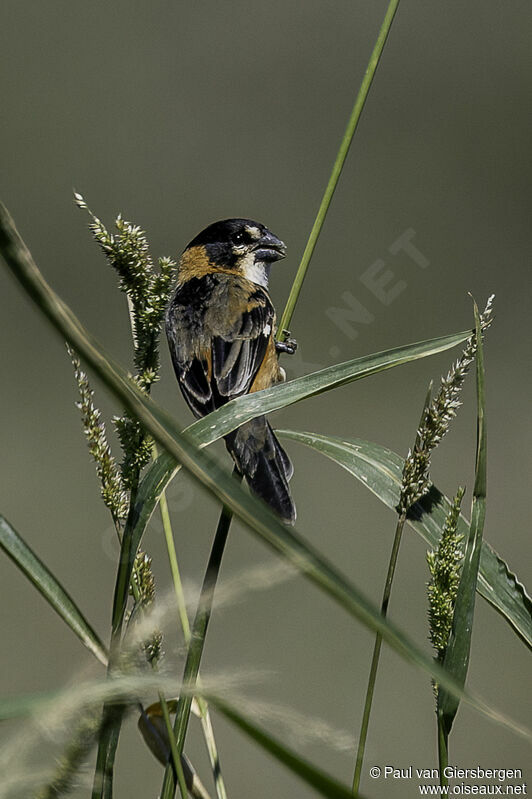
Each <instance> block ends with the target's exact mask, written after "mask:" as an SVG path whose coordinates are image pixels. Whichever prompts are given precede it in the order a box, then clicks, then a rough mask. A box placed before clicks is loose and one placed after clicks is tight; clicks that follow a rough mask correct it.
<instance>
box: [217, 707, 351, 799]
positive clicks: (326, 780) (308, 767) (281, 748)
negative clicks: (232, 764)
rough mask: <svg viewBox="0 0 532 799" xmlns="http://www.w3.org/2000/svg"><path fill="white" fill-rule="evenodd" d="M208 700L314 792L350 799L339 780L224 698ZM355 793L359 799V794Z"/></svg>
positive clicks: (329, 798) (330, 798) (348, 791)
mask: <svg viewBox="0 0 532 799" xmlns="http://www.w3.org/2000/svg"><path fill="white" fill-rule="evenodd" d="M207 698H208V700H209V703H210V704H211V705H213V706H214V707H215V708H216V709H217V710H218V712H219V713H221V714H222V715H223V716H225V718H226V719H228V720H229V721H231V722H232V723H233V724H234V725H235V726H236V727H238V728H239V729H240V730H242V732H243V733H245V734H246V735H247V736H249V737H250V738H252V739H253V740H254V741H255V742H256V743H258V745H259V746H261V747H262V748H263V749H265V750H266V752H268V753H269V754H270V755H272V757H274V758H275V759H276V760H279V761H280V762H281V763H282V764H283V765H285V766H286V767H287V768H288V769H290V771H292V772H293V773H294V774H296V775H297V776H298V777H299V778H300V779H302V780H303V781H304V782H306V783H307V785H310V787H311V788H314V790H315V791H316V793H318V794H320V795H321V796H326V797H328V799H353V794H352V793H351V791H350V790H348V789H347V788H346V787H344V786H343V785H342V784H341V783H339V782H338V781H337V780H335V779H334V778H333V777H330V776H329V775H328V774H326V773H325V772H324V771H322V770H321V769H318V768H317V767H316V766H314V765H312V763H309V762H308V761H307V760H304V759H303V758H302V757H300V756H299V755H298V754H296V752H294V751H293V750H292V749H289V748H288V747H287V746H285V745H284V744H283V743H282V742H281V741H279V740H277V738H274V737H273V735H270V733H268V732H266V731H265V730H263V729H261V728H260V727H258V726H257V725H256V724H255V722H254V721H252V719H251V718H250V717H249V716H245V715H244V714H243V713H241V712H239V711H237V710H236V709H235V708H234V707H232V706H231V705H229V704H227V702H225V701H224V700H222V699H220V698H219V697H216V696H209V697H207ZM357 796H359V797H360V799H362V797H361V795H360V794H357Z"/></svg>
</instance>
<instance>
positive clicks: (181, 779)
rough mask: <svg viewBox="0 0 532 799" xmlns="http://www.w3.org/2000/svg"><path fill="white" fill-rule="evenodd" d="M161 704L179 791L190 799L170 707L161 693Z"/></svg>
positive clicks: (184, 797)
mask: <svg viewBox="0 0 532 799" xmlns="http://www.w3.org/2000/svg"><path fill="white" fill-rule="evenodd" d="M159 704H160V705H161V710H162V712H163V718H164V723H165V725H166V731H167V733H168V741H169V743H170V752H171V754H172V763H173V765H174V768H175V773H176V776H177V782H178V784H179V790H180V792H181V799H188V791H187V785H186V782H185V775H184V774H183V766H182V765H181V757H180V755H179V752H178V751H177V746H176V742H175V736H174V731H173V729H172V721H171V719H170V713H169V711H168V705H167V703H166V699H165V698H164V696H163V694H162V693H161V692H159Z"/></svg>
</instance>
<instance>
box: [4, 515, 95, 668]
mask: <svg viewBox="0 0 532 799" xmlns="http://www.w3.org/2000/svg"><path fill="white" fill-rule="evenodd" d="M0 547H1V548H2V549H3V550H4V552H5V553H6V555H9V557H10V558H11V560H12V561H13V562H14V563H15V564H16V565H17V566H18V568H19V569H20V570H21V571H22V572H23V573H24V574H25V575H26V577H27V578H28V579H29V580H30V581H31V582H32V583H33V585H34V586H35V588H36V589H37V591H39V593H40V594H42V596H43V597H44V598H45V599H46V601H47V602H48V603H49V604H50V605H51V606H52V608H53V609H54V610H55V612H56V613H57V614H58V615H59V616H61V618H62V619H63V621H65V622H66V623H67V624H68V626H69V627H70V629H71V630H72V631H73V632H74V633H75V634H76V635H77V636H78V638H79V639H80V641H81V642H82V643H83V644H84V645H85V646H86V647H87V649H88V650H89V651H90V652H92V654H93V655H95V656H96V657H97V658H98V660H99V661H100V663H103V664H104V665H105V664H106V663H107V651H106V649H105V646H104V645H103V644H102V642H101V641H100V639H99V637H98V635H97V634H96V633H95V632H94V630H93V629H92V627H91V626H90V624H89V622H88V621H87V620H86V619H85V617H84V616H83V614H82V612H81V611H80V610H79V608H78V607H77V605H76V603H75V602H74V600H73V599H72V598H71V597H70V596H69V595H68V594H67V592H66V591H65V589H64V588H63V586H62V585H61V583H60V582H59V580H57V578H56V577H54V575H53V574H52V572H51V571H50V570H49V569H48V568H47V567H46V566H45V565H44V563H43V562H42V560H40V559H39V558H38V557H37V555H36V554H35V552H33V550H32V549H31V548H30V547H29V546H28V544H26V542H25V541H24V539H23V538H21V537H20V535H19V534H18V533H17V531H16V530H15V529H14V528H13V527H12V526H11V525H10V524H9V522H8V521H7V519H5V518H4V517H3V516H0Z"/></svg>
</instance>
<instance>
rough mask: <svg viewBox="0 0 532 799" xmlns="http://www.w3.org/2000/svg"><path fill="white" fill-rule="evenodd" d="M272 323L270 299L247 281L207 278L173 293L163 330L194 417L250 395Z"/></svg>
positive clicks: (219, 276)
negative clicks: (237, 398) (244, 395)
mask: <svg viewBox="0 0 532 799" xmlns="http://www.w3.org/2000/svg"><path fill="white" fill-rule="evenodd" d="M220 309H223V313H221V312H220ZM242 309H244V310H242ZM274 321H275V312H274V309H273V306H272V303H271V300H270V298H269V296H268V294H267V293H266V292H265V291H264V290H263V289H262V288H260V287H257V286H256V285H251V284H249V283H248V281H244V280H238V279H235V278H232V277H230V278H227V276H226V275H216V276H215V275H208V276H205V277H203V278H193V279H191V280H189V281H188V282H187V283H186V284H185V285H184V286H183V287H182V288H181V289H179V290H178V291H177V292H176V294H175V296H174V299H173V301H172V303H171V305H170V307H169V309H168V312H167V317H166V331H167V335H168V343H169V346H170V352H171V355H172V361H173V364H174V369H175V371H176V374H177V377H178V379H179V384H180V386H181V390H182V392H183V395H184V397H185V399H186V400H187V402H188V404H189V406H190V407H191V408H192V410H193V412H194V413H195V414H196V416H204V415H205V414H207V413H210V412H211V411H212V410H215V409H216V408H219V407H220V406H221V405H223V404H225V403H226V402H228V401H229V400H230V399H233V398H234V397H238V396H240V395H241V394H245V393H247V392H248V391H249V389H250V387H251V385H252V383H253V381H254V379H255V377H256V374H257V372H258V370H259V368H260V366H261V364H262V361H263V360H264V356H265V354H266V350H267V347H268V341H269V339H270V336H271V332H272V328H273V325H274Z"/></svg>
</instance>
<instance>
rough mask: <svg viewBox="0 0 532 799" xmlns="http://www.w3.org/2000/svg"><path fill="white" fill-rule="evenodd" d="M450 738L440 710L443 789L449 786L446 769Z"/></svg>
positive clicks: (439, 748)
mask: <svg viewBox="0 0 532 799" xmlns="http://www.w3.org/2000/svg"><path fill="white" fill-rule="evenodd" d="M448 746H449V736H448V733H447V731H446V728H445V719H444V718H443V714H442V713H441V712H440V711H439V710H438V765H439V771H440V785H441V786H442V788H443V787H444V786H445V785H449V780H448V779H447V777H446V776H445V768H446V767H447V766H448V765H449V748H448Z"/></svg>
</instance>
